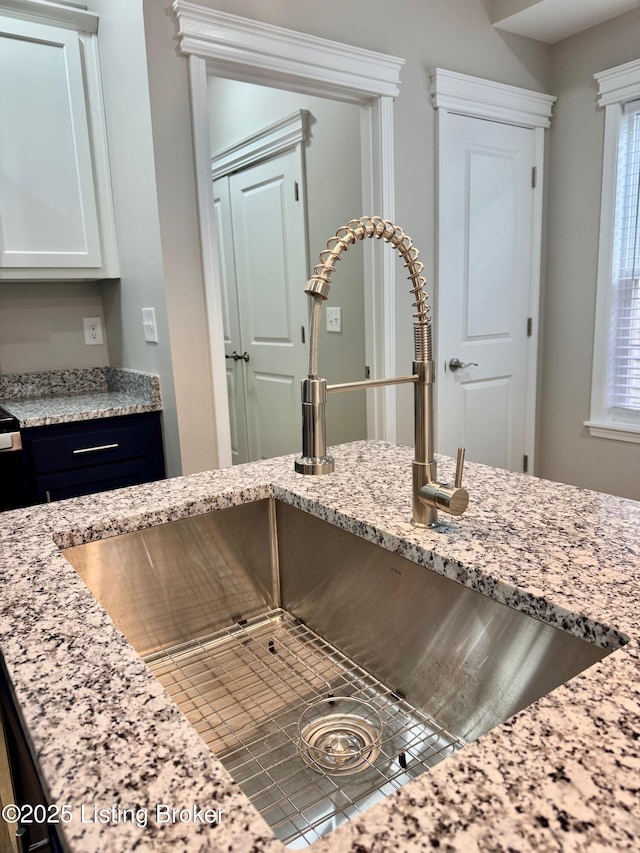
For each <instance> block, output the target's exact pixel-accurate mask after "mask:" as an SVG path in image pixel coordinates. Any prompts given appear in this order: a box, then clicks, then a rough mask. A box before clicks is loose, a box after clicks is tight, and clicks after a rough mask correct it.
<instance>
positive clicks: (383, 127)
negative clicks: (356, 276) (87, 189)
mask: <svg viewBox="0 0 640 853" xmlns="http://www.w3.org/2000/svg"><path fill="white" fill-rule="evenodd" d="M172 8H173V11H174V14H175V16H176V18H177V21H178V27H179V32H178V35H179V49H180V52H181V53H182V54H183V55H184V56H186V57H187V67H188V76H189V91H190V100H191V121H192V131H193V144H194V159H195V173H196V195H197V204H198V212H199V220H200V245H201V253H202V263H203V275H204V282H205V294H206V305H207V316H208V324H209V353H210V362H211V375H212V392H213V403H214V422H215V432H216V434H215V440H214V444H215V448H216V456H217V459H216V460H215V464H216V466H217V467H226V466H228V465H231V437H230V432H229V402H228V399H227V383H226V377H225V373H224V358H223V355H224V345H223V330H222V319H221V294H220V281H219V271H218V259H217V247H216V244H215V230H214V212H213V197H212V193H211V152H210V144H209V102H208V96H207V76H208V75H212V76H213V75H215V76H219V77H227V78H231V79H234V80H240V81H243V82H246V83H257V84H262V85H268V86H274V87H278V88H287V89H289V90H292V91H297V92H301V93H305V94H308V95H320V96H322V97H330V98H333V99H335V100H339V101H345V102H347V103H353V104H357V105H359V106H360V107H361V154H362V185H363V207H364V208H365V209H364V210H363V211H361V212H360V214H356V215H363V214H365V213H367V209H368V211H369V212H370V213H375V214H376V215H379V216H382V217H383V218H385V219H390V220H392V221H393V219H394V156H393V135H394V123H393V101H394V99H395V98H396V97H397V96H398V94H399V91H400V69H401V68H402V66H403V65H404V59H401V58H399V57H395V56H390V55H388V54H384V53H379V52H377V51H371V50H365V49H363V48H359V47H355V46H352V45H348V44H343V43H341V42H335V41H330V40H328V39H324V38H319V37H317V36H312V35H309V34H307V33H301V32H297V31H295V30H289V29H285V28H283V27H276V26H273V25H270V24H265V23H263V22H261V21H255V20H251V19H248V18H242V17H239V16H238V15H231V14H227V13H224V12H219V11H217V10H214V9H208V8H205V7H203V6H199V5H197V4H196V3H192V2H189V0H174V2H173V4H172ZM343 224H345V223H341V222H339V223H336V228H338V227H339V226H341V225H343ZM327 236H330V235H327ZM367 244H373V245H367V246H365V247H363V248H364V251H365V255H364V266H365V330H366V358H367V363H368V364H370V365H371V367H372V369H373V375H374V376H394V375H395V373H396V370H395V360H396V359H395V264H394V258H393V257H392V253H391V252H382V251H381V249H382V246H380V245H379V244H378V241H367ZM368 396H369V397H370V400H369V402H368V404H367V432H368V436H369V438H381V439H385V440H387V441H392V442H393V441H394V440H395V436H396V405H395V397H396V395H395V387H394V386H388V387H386V388H382V389H379V390H377V391H375V392H373V393H372V394H371V395H368Z"/></svg>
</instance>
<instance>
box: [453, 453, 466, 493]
mask: <svg viewBox="0 0 640 853" xmlns="http://www.w3.org/2000/svg"><path fill="white" fill-rule="evenodd" d="M464 454H465V449H464V447H459V448H458V456H457V458H456V478H455V480H454V481H453V485H454V486H455V487H456V489H460V488H462V469H463V468H464Z"/></svg>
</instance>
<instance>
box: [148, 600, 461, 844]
mask: <svg viewBox="0 0 640 853" xmlns="http://www.w3.org/2000/svg"><path fill="white" fill-rule="evenodd" d="M146 661H147V665H148V666H149V667H150V669H151V671H152V672H153V674H154V675H155V677H156V678H157V679H158V680H159V681H160V683H161V684H162V685H163V686H164V688H165V689H166V691H167V692H168V693H169V695H170V696H171V698H172V699H173V700H174V701H175V702H176V704H177V705H178V707H179V708H180V709H181V710H182V712H183V713H184V714H185V716H186V717H187V719H188V720H189V722H190V723H191V725H192V726H193V727H194V728H195V729H196V731H198V733H199V734H200V736H201V737H202V738H203V739H204V741H205V742H206V743H207V745H208V746H209V748H210V749H211V751H212V752H213V753H214V754H215V755H216V757H217V758H218V759H219V760H220V761H221V762H222V763H223V765H224V766H225V767H226V769H227V770H228V771H229V772H230V773H231V775H232V776H233V778H234V779H235V781H236V783H237V784H238V785H239V786H240V788H241V789H242V790H243V791H244V793H245V794H246V795H247V796H248V797H249V799H250V800H251V802H252V803H253V805H254V806H255V808H256V809H257V810H258V811H259V812H261V814H262V816H263V817H264V819H265V820H266V821H267V823H268V824H269V825H270V826H271V828H272V829H273V831H274V832H275V834H276V836H277V837H278V838H279V839H280V840H281V841H282V842H283V843H284V844H285V845H287V846H288V847H289V848H291V849H301V848H304V847H307V846H308V845H310V844H312V843H313V842H314V841H317V840H318V839H319V838H323V837H324V836H326V835H327V834H328V833H329V832H331V831H333V830H334V829H336V828H337V827H338V826H340V825H342V824H343V823H345V822H346V821H347V820H349V819H351V818H353V817H355V816H357V815H359V814H361V813H362V812H363V811H365V810H366V809H368V808H369V807H370V806H372V805H374V804H375V803H376V802H379V801H380V800H382V799H383V798H384V797H386V796H388V795H389V794H391V793H393V792H394V791H396V790H398V789H399V788H401V787H402V786H403V785H405V784H406V783H407V782H408V781H409V780H411V779H413V778H415V777H416V776H419V775H420V774H421V773H424V772H425V771H426V770H428V769H429V768H430V767H432V766H434V765H435V764H437V763H438V762H440V761H442V760H443V759H444V758H446V757H447V756H450V755H453V754H454V753H455V752H456V751H457V750H459V749H460V748H461V747H462V746H464V742H463V741H462V740H461V739H459V738H457V737H455V736H454V735H452V734H451V733H449V732H447V731H446V730H445V729H443V728H442V727H440V726H439V725H438V724H437V723H436V722H435V721H434V720H433V719H432V718H431V717H430V716H429V715H428V714H426V713H425V712H424V711H421V710H419V709H416V708H414V707H412V706H411V705H410V704H409V703H408V702H407V701H406V700H405V699H404V698H403V697H401V696H399V695H398V694H397V693H394V692H393V691H392V690H390V689H389V688H388V687H386V686H385V685H384V684H382V683H381V682H380V681H379V680H378V679H376V678H375V677H373V676H372V675H370V674H369V673H367V672H365V671H364V670H363V669H362V668H361V667H359V666H358V665H357V664H355V663H354V662H353V661H351V660H350V659H349V658H348V657H346V656H345V655H344V654H342V653H341V652H340V651H339V650H338V649H336V648H335V647H334V646H332V645H330V644H329V643H327V642H326V641H325V640H323V639H322V638H321V637H319V636H318V635H317V634H316V633H314V632H313V631H312V630H310V629H309V628H308V627H307V626H306V625H304V624H303V623H302V622H301V621H299V620H298V619H296V618H295V617H293V616H292V615H291V614H289V613H288V612H286V611H284V610H280V609H278V610H273V611H270V612H268V613H266V614H263V615H261V616H258V617H255V618H253V619H250V620H247V621H246V622H243V623H237V624H235V625H233V626H230V627H228V628H226V629H223V630H222V631H218V632H216V633H215V634H213V635H211V636H209V637H206V638H201V639H199V640H195V641H191V642H188V643H184V644H182V645H180V646H177V647H174V648H172V649H168V650H165V651H163V652H159V653H157V654H154V655H152V656H149V657H148V658H147V659H146ZM327 696H352V697H354V698H357V699H360V700H363V701H366V702H368V703H369V704H370V705H371V706H373V707H374V708H375V709H376V710H377V712H378V714H379V715H380V717H381V719H382V723H383V730H382V743H381V748H380V754H379V756H378V757H377V758H376V760H375V761H373V763H371V764H370V765H369V766H367V767H366V768H365V769H364V770H363V771H361V772H359V773H357V774H354V775H351V776H330V775H326V774H325V773H323V772H321V771H319V770H317V769H316V768H315V767H312V766H309V764H308V762H305V761H304V760H303V758H302V756H301V755H300V752H299V749H298V721H299V719H300V717H301V715H302V713H303V712H304V710H305V709H306V708H307V707H308V706H309V705H310V704H312V703H313V702H315V701H317V700H318V699H320V698H326V697H327Z"/></svg>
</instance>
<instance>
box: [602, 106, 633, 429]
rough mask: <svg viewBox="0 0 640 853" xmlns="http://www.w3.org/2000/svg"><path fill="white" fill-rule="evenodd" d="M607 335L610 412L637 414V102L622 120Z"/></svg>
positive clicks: (630, 107) (626, 109)
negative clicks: (610, 300) (620, 411)
mask: <svg viewBox="0 0 640 853" xmlns="http://www.w3.org/2000/svg"><path fill="white" fill-rule="evenodd" d="M609 331H610V338H609V355H610V358H609V382H608V397H609V406H610V407H611V408H613V409H618V410H622V411H623V412H628V413H631V412H636V413H640V101H634V102H632V103H629V104H626V105H625V108H624V111H623V116H622V124H621V133H620V148H619V153H618V170H617V188H616V212H615V230H614V246H613V269H612V304H611V314H610V330H609Z"/></svg>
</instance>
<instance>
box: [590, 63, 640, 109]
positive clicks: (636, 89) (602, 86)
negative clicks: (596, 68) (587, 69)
mask: <svg viewBox="0 0 640 853" xmlns="http://www.w3.org/2000/svg"><path fill="white" fill-rule="evenodd" d="M593 76H594V77H595V80H596V82H597V84H598V106H599V107H606V106H608V105H609V104H623V103H625V102H627V101H634V100H635V99H636V98H640V59H634V60H633V61H632V62H625V64H624V65H617V66H616V67H615V68H608V69H607V70H606V71H600V73H598V74H594V75H593Z"/></svg>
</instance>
